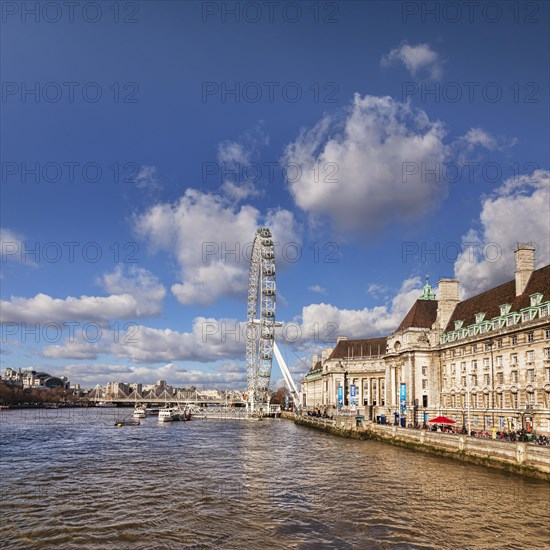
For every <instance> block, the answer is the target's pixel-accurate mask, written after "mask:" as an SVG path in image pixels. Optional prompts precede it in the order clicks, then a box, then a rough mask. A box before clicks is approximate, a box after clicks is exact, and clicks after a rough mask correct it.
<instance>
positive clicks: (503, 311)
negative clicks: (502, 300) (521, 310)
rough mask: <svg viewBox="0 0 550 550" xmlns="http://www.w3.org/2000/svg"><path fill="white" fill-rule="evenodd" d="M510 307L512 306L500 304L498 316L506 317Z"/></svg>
mask: <svg viewBox="0 0 550 550" xmlns="http://www.w3.org/2000/svg"><path fill="white" fill-rule="evenodd" d="M511 307H512V304H502V305H501V306H500V314H501V315H506V314H507V313H508V312H509V311H510V308H511Z"/></svg>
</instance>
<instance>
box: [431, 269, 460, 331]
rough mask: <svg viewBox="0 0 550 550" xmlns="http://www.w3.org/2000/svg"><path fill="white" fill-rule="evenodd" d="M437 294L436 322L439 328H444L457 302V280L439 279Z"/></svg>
mask: <svg viewBox="0 0 550 550" xmlns="http://www.w3.org/2000/svg"><path fill="white" fill-rule="evenodd" d="M437 294H438V301H437V320H436V324H437V327H438V328H439V329H440V330H444V329H445V327H446V326H447V323H448V322H449V319H450V318H451V315H452V314H453V311H454V310H455V307H456V305H457V304H458V280H457V279H439V286H438V289H437Z"/></svg>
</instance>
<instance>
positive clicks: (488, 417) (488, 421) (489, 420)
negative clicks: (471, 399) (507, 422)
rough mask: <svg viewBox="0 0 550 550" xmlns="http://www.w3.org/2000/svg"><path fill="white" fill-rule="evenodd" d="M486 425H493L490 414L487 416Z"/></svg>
mask: <svg viewBox="0 0 550 550" xmlns="http://www.w3.org/2000/svg"><path fill="white" fill-rule="evenodd" d="M485 425H486V426H488V427H490V426H491V417H490V416H486V417H485Z"/></svg>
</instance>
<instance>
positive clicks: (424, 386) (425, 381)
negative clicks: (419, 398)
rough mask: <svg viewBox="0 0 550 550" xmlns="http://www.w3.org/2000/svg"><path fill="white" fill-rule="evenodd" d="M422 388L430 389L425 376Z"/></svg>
mask: <svg viewBox="0 0 550 550" xmlns="http://www.w3.org/2000/svg"><path fill="white" fill-rule="evenodd" d="M422 389H423V390H426V389H428V381H427V380H426V379H425V378H424V379H423V380H422Z"/></svg>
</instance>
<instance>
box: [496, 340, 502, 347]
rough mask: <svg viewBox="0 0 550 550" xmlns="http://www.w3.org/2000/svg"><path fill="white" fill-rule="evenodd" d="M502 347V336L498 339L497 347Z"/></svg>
mask: <svg viewBox="0 0 550 550" xmlns="http://www.w3.org/2000/svg"><path fill="white" fill-rule="evenodd" d="M501 347H502V338H499V339H498V340H497V348H499V349H500V348H501Z"/></svg>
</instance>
